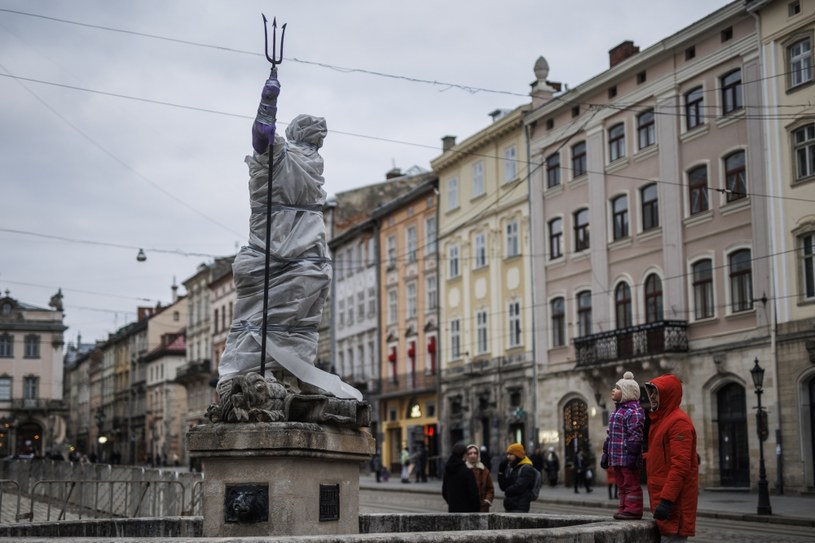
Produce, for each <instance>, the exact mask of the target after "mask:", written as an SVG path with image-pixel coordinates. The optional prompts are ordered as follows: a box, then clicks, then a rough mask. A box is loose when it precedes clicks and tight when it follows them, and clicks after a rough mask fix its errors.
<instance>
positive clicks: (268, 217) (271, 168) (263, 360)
mask: <svg viewBox="0 0 815 543" xmlns="http://www.w3.org/2000/svg"><path fill="white" fill-rule="evenodd" d="M261 15H262V16H263V41H264V45H265V53H266V60H268V61H269V62H270V63H271V64H272V70H274V69H275V68H276V67H277V65H278V64H280V63H281V62H283V40H284V39H285V37H286V25H285V24H284V25H283V26H282V27H281V30H282V31H281V33H280V55H279V56H278V55H277V17H275V18H274V19H272V56H269V31H268V29H267V28H266V23H267V22H268V20H267V19H266V15H263V14H262V13H261ZM273 172H274V138H272V141H270V142H269V175H268V179H267V181H266V268H265V270H264V274H263V322H262V324H261V326H260V332H261V334H262V335H261V338H260V374H261V375H263V376H265V375H266V335H267V331H266V330H267V327H268V315H267V312H268V310H269V282H270V280H271V277H270V275H269V264H270V263H271V259H272V252H271V249H270V248H269V245H271V241H272V175H273Z"/></svg>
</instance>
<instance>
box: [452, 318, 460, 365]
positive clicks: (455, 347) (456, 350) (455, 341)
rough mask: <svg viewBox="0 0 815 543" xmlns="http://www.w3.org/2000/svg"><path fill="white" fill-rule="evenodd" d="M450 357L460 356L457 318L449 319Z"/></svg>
mask: <svg viewBox="0 0 815 543" xmlns="http://www.w3.org/2000/svg"><path fill="white" fill-rule="evenodd" d="M450 358H452V359H453V360H455V359H457V358H461V322H459V320H458V319H454V320H452V321H450Z"/></svg>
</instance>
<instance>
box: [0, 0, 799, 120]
mask: <svg viewBox="0 0 815 543" xmlns="http://www.w3.org/2000/svg"><path fill="white" fill-rule="evenodd" d="M0 12H6V13H12V14H15V15H21V16H26V17H34V18H39V19H45V20H49V21H53V22H57V23H62V24H70V25H76V26H81V27H86V28H92V29H95V30H102V31H107V32H116V33H120V34H128V35H132V36H138V37H142V38H148V39H154V40H161V41H166V42H171V43H178V44H181V45H189V46H192V47H201V48H206V49H213V50H217V51H223V52H227V53H235V54H241V55H250V56H259V57H262V56H263V55H262V54H261V53H258V52H256V51H247V50H245V49H237V48H234V47H227V46H221V45H213V44H208V43H203V42H197V41H192V40H184V39H180V38H172V37H169V36H162V35H159V34H150V33H147V32H139V31H135V30H127V29H123V28H116V27H111V26H106V25H96V24H91V23H84V22H81V21H73V20H70V19H63V18H59V17H51V16H47V15H41V14H37V13H31V12H25V11H20V10H13V9H7V8H0ZM284 60H286V61H288V62H295V63H299V64H306V65H311V66H318V67H321V68H325V69H330V70H334V71H337V72H340V73H361V74H366V75H372V76H375V77H383V78H388V79H396V80H402V81H408V82H413V83H422V84H427V85H432V86H441V87H446V88H457V89H460V90H463V91H465V92H468V93H470V94H477V93H480V92H483V93H491V94H501V95H507V96H517V97H522V98H529V95H528V94H524V93H519V92H513V91H506V90H497V89H487V88H483V87H476V86H473V85H463V84H460V83H450V82H446V81H437V80H432V79H423V78H417V77H411V76H405V75H399V74H390V73H386V72H380V71H375V70H368V69H364V68H353V67H343V66H336V65H332V64H327V63H324V62H316V61H310V60H304V59H298V58H288V57H284ZM787 75H788V73H782V74H774V75H770V76H766V77H760V78H758V79H756V80H753V81H743V82H742V85H747V84H751V83H761V82H762V81H765V80H769V79H773V78H777V77H786V76H787ZM575 88H578V87H575ZM573 90H574V89H570V90H568V91H565V92H564V93H563V94H562V95H558V96H553V97H552V100H554V101H558V102H562V103H563V104H565V105H580V106H587V107H598V108H604V107H608V106H610V104H606V103H593V102H577V101H575V100H568V99H566V98H565V97H566V96H568V94H569V93H570V92H572V91H573ZM719 90H721V87H714V88H711V89H704V92H705V93H707V92H718V91H719ZM767 107H772V106H767ZM802 107H803V106H802ZM677 115H681V113H677Z"/></svg>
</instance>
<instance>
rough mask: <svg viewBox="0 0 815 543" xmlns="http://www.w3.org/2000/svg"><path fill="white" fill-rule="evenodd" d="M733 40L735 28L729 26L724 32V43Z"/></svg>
mask: <svg viewBox="0 0 815 543" xmlns="http://www.w3.org/2000/svg"><path fill="white" fill-rule="evenodd" d="M732 39H733V27H732V26H728V27H727V28H725V29H724V30H722V43H724V42H726V41H730V40H732Z"/></svg>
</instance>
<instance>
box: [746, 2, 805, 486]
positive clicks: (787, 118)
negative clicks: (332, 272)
mask: <svg viewBox="0 0 815 543" xmlns="http://www.w3.org/2000/svg"><path fill="white" fill-rule="evenodd" d="M747 5H748V9H749V10H750V12H751V13H752V14H754V15H756V16H757V17H758V19H759V25H758V28H759V31H760V48H761V49H760V58H761V59H762V70H761V74H760V75H761V79H760V80H761V86H762V92H763V93H764V95H765V97H766V100H765V104H766V105H767V107H765V108H764V109H762V110H760V113H761V115H762V118H763V119H764V130H763V134H764V140H763V143H764V146H765V148H766V149H767V150H768V152H767V157H766V162H765V163H764V175H765V177H766V178H767V179H768V180H769V182H768V184H767V195H768V196H769V197H768V198H767V199H766V202H767V206H768V216H769V221H768V222H767V225H768V226H769V227H770V228H768V235H769V236H770V250H769V252H768V256H769V262H770V266H771V269H772V272H773V274H772V277H773V282H772V285H771V286H770V290H768V292H767V296H768V297H769V299H770V303H771V307H772V310H773V313H774V315H775V319H776V320H775V323H774V325H773V326H772V327H771V329H770V333H771V339H772V343H773V344H774V352H773V353H772V354H773V357H772V358H771V359H769V360H767V361H766V363H764V361H762V365H763V366H765V367H767V366H769V367H771V368H772V370H773V372H774V373H776V374H777V375H778V386H777V387H775V388H774V389H772V390H768V394H766V395H765V402H766V403H769V404H770V405H772V406H773V409H771V410H770V415H771V417H770V420H769V426H770V428H769V430H770V438H769V447H767V451H765V453H769V457H770V458H771V459H772V458H773V457H774V456H775V455H774V451H775V450H778V451H781V452H782V456H783V462H781V463H779V464H777V469H776V472H775V477H774V478H772V479H771V482H772V481H773V480H774V481H775V486H776V487H779V486H780V487H781V489H784V488H786V489H787V490H792V491H798V490H805V489H806V490H810V491H811V490H812V489H813V488H815V365H813V362H815V122H813V113H815V103H813V100H812V98H813V96H815V87H814V86H813V83H815V73H813V72H814V68H813V54H812V48H813V42H815V3H813V2H811V1H803V0H801V1H791V2H790V1H787V2H781V1H749V2H747ZM773 445H775V446H773ZM771 464H772V465H774V466H775V465H776V463H775V462H774V461H772V460H771Z"/></svg>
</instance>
